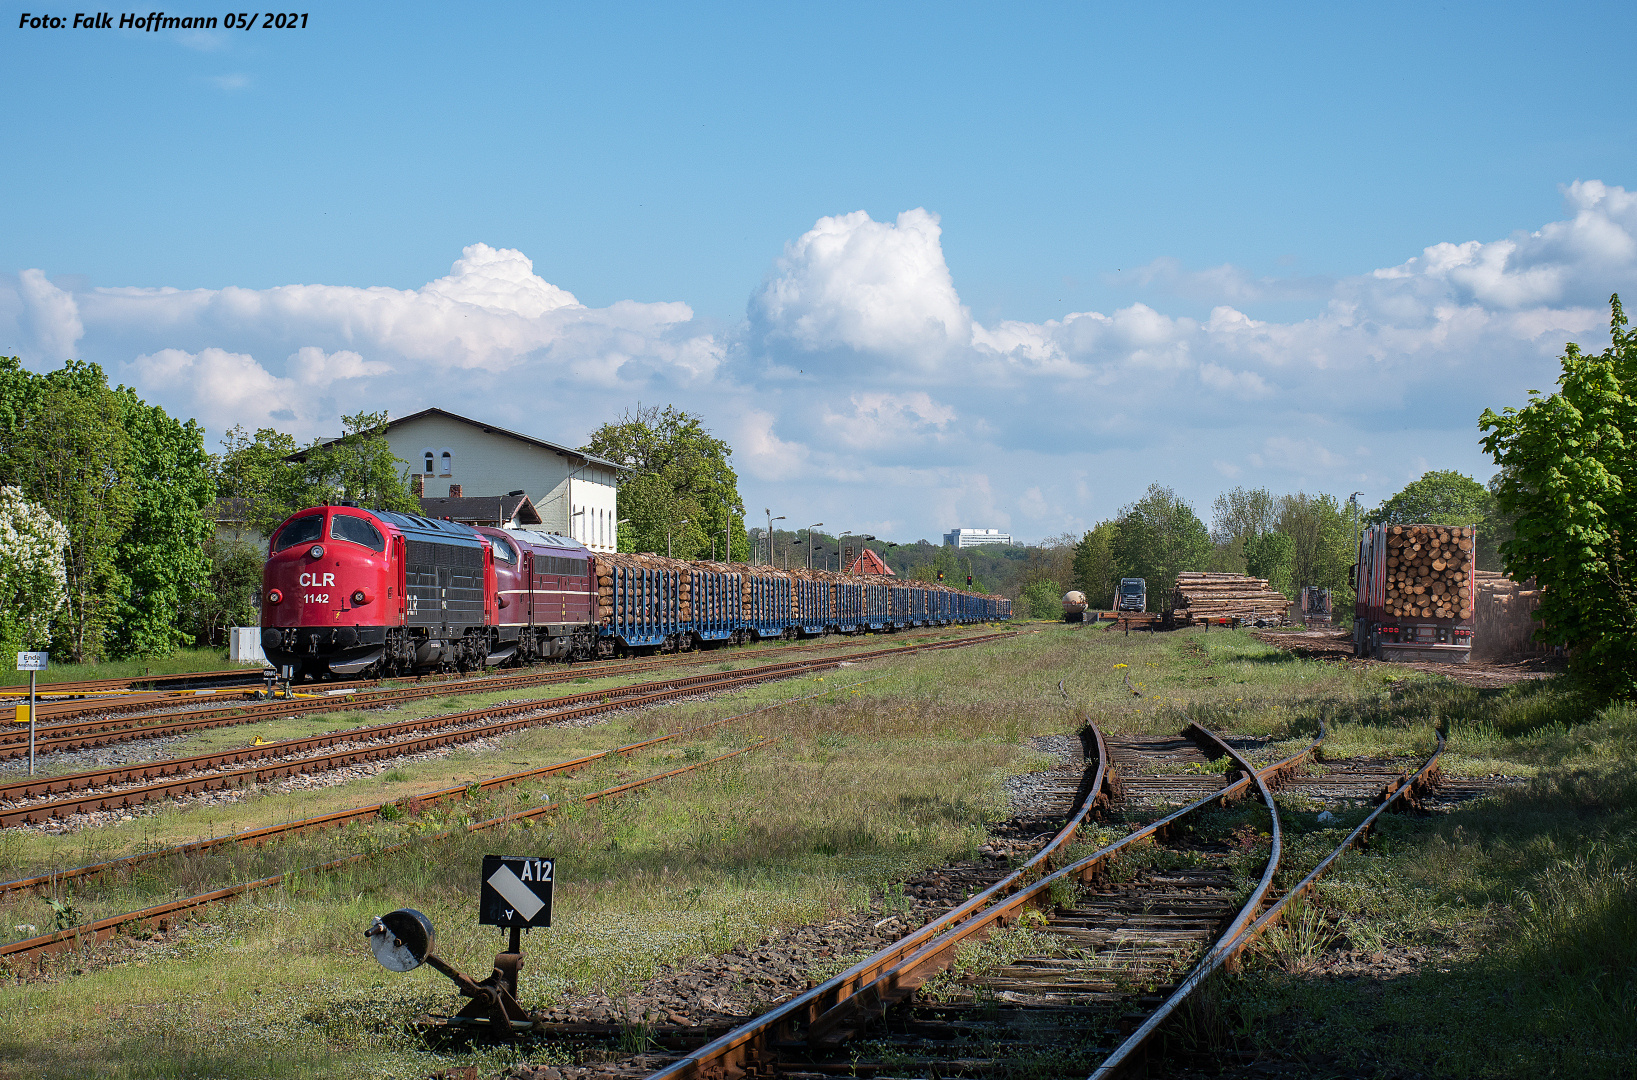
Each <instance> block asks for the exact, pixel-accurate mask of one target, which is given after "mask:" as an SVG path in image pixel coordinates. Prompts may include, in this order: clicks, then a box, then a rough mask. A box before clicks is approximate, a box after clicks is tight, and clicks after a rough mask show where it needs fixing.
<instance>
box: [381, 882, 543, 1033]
mask: <svg viewBox="0 0 1637 1080" xmlns="http://www.w3.org/2000/svg"><path fill="white" fill-rule="evenodd" d="M553 870H554V864H553V861H552V860H551V859H537V858H534V857H532V856H519V855H485V856H484V857H483V878H482V883H481V895H480V900H479V913H478V922H479V923H480V924H482V925H485V926H501V927H505V928H507V929H508V930H509V931H510V935H511V940H510V943H509V948H507V949H506V951H504V952H501V953H499V954H497V955H496V956H495V962H494V970H493V971H492V972H490V974H489V976H488V978H486V979H483V980H481V981H479V980H477V979H473V978H472V977H471V976H469V975H467V974H465V973H464V972H462V971H460V970H459V969H458V968H456V967H455V966H454V965H452V964H450V963H448V962H447V961H445V960H444V959H443V958H442V957H440V956H438V954H437V953H436V952H435V951H433V950H434V948H435V946H436V944H437V932H436V931H435V930H434V929H433V927H432V920H431V919H429V918H427V917H426V916H425V915H423V914H422V913H421V912H419V911H416V910H415V909H413V908H399V909H398V910H397V911H391V912H388V913H387V914H385V915H381V916H378V917H377V918H376V919H375V921H374V922H373V923H371V924H370V927H369V929H367V930H365V931H364V937H365V938H366V939H367V940H368V941H369V947H370V951H371V952H372V953H374V954H375V959H376V960H377V961H378V962H379V963H380V965H381V966H382V967H384V968H386V969H387V970H388V971H414V970H415V969H416V968H418V967H420V966H421V965H422V964H425V965H427V966H428V967H431V968H435V969H436V970H438V971H440V972H442V973H443V974H444V975H445V976H447V977H448V978H449V980H450V981H451V982H453V983H454V984H455V986H456V987H457V988H458V989H459V990H460V992H461V994H462V996H464V997H469V998H471V999H472V1000H471V1001H470V1002H468V1003H467V1004H466V1006H465V1007H464V1008H462V1009H461V1010H460V1011H459V1012H458V1013H456V1014H455V1015H454V1016H451V1017H448V1018H447V1019H446V1020H444V1021H443V1022H442V1023H441V1024H428V1025H425V1027H426V1028H429V1029H442V1030H444V1031H449V1030H459V1031H462V1032H463V1033H466V1034H474V1035H475V1034H483V1035H486V1036H488V1037H489V1038H503V1039H509V1038H512V1037H513V1036H515V1035H521V1034H524V1033H526V1032H529V1031H531V1030H536V1029H538V1027H539V1022H540V1018H539V1016H538V1015H536V1014H531V1013H529V1012H527V1011H526V1010H525V1009H524V1008H523V1006H522V1005H520V1004H519V1003H518V1000H517V992H518V972H519V971H520V970H521V969H522V967H523V953H522V937H521V935H522V931H523V930H525V929H531V928H533V927H536V926H550V925H551V893H552V879H553ZM428 1033H429V1034H430V1033H431V1032H430V1031H429V1032H428Z"/></svg>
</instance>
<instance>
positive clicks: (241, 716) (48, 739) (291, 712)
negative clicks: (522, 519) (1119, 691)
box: [0, 634, 959, 761]
mask: <svg viewBox="0 0 1637 1080" xmlns="http://www.w3.org/2000/svg"><path fill="white" fill-rule="evenodd" d="M929 636H934V635H928V634H917V635H915V636H913V637H909V638H907V639H905V644H904V645H900V646H897V647H898V648H900V649H902V648H906V647H908V646H909V645H911V644H913V643H915V642H918V641H920V640H922V639H924V638H926V637H929ZM937 636H943V635H937ZM955 640H959V639H955ZM860 644H861V642H857V641H851V640H849V641H845V642H823V643H818V644H812V645H785V646H780V647H779V648H778V649H776V650H773V651H771V652H767V653H753V654H750V655H746V656H740V657H738V658H737V659H739V660H741V661H752V662H754V661H758V660H761V659H763V658H766V659H768V660H769V661H770V662H777V658H778V657H779V656H785V655H788V654H789V653H792V652H802V653H806V652H824V651H831V650H837V649H846V648H858V647H859V646H860ZM725 659H726V657H725V656H724V655H723V654H721V653H716V652H714V651H713V653H712V654H706V655H689V656H686V657H667V658H664V659H650V660H640V661H590V662H587V664H585V665H582V664H575V665H574V666H573V667H571V668H563V667H562V666H561V665H552V667H553V668H554V669H555V670H549V671H538V670H535V671H511V672H505V673H501V674H494V675H484V676H477V677H473V676H424V677H422V678H420V679H418V680H416V681H415V685H412V686H400V687H390V688H384V689H370V688H374V687H379V685H380V684H379V683H378V682H357V683H328V684H325V686H326V689H325V690H323V691H320V692H318V693H317V694H314V695H312V696H305V697H300V698H292V699H287V700H278V701H263V702H255V703H242V704H236V705H232V706H227V707H223V708H217V709H210V708H205V709H199V708H196V707H190V706H189V702H190V699H189V698H187V697H185V696H184V697H178V696H176V695H174V694H159V693H156V694H153V695H139V698H140V700H135V701H133V700H129V699H126V698H121V699H120V700H118V701H114V702H103V703H90V704H86V703H84V702H81V701H74V702H66V703H60V704H59V705H58V706H55V707H48V708H41V709H40V710H39V711H38V715H39V716H40V717H41V718H43V719H47V720H56V721H58V722H56V723H52V724H49V725H46V726H44V727H39V728H37V731H36V736H37V740H38V743H37V753H41V754H44V753H50V752H54V751H63V750H91V749H100V748H102V747H105V746H111V745H114V744H117V743H122V742H130V741H133V740H139V739H154V738H164V737H167V736H170V735H175V734H181V733H185V732H190V731H203V730H207V729H209V728H213V727H232V726H236V725H239V724H253V723H260V722H261V721H263V720H268V719H277V718H281V717H287V716H300V715H303V714H306V713H313V712H333V711H335V710H336V709H338V708H346V709H359V708H371V707H376V706H379V705H381V704H383V703H386V702H393V701H413V700H418V699H423V698H428V697H441V696H445V695H450V694H476V693H488V692H490V691H493V690H506V689H512V688H516V687H525V686H549V685H552V684H555V683H564V682H573V681H576V680H580V679H592V678H597V679H601V678H618V677H620V676H624V675H630V674H636V673H640V672H644V671H659V670H666V669H669V668H675V667H696V666H699V665H703V664H716V663H722V662H724V660H725ZM592 664H594V665H596V666H595V667H592V666H589V665H592ZM349 688H364V689H355V690H354V692H352V693H348V694H345V695H342V694H339V693H337V691H341V690H347V689H349ZM191 700H192V701H193V702H197V701H198V699H197V698H194V699H191ZM167 705H169V706H176V707H179V708H173V709H171V710H169V711H167V712H155V711H154V710H155V707H156V706H160V707H162V706H167ZM53 708H55V710H56V711H53ZM178 712H180V715H181V716H182V717H185V719H175V720H172V721H170V722H169V723H166V722H165V720H164V719H163V718H165V717H175V716H177V715H178ZM126 713H144V714H146V715H141V716H126V715H124V714H126ZM115 716H118V717H120V718H119V719H114V718H113V717H115ZM76 718H78V719H76ZM156 718H157V719H156ZM27 756H28V733H27V731H26V730H21V731H3V732H0V761H3V760H8V759H16V758H23V757H27Z"/></svg>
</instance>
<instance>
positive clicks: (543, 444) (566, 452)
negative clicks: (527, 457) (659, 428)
mask: <svg viewBox="0 0 1637 1080" xmlns="http://www.w3.org/2000/svg"><path fill="white" fill-rule="evenodd" d="M426 416H441V417H443V418H444V419H445V420H459V421H460V422H461V423H463V424H470V425H471V426H472V427H475V428H477V429H478V430H479V431H483V432H486V433H488V434H491V435H504V436H506V437H507V438H508V439H516V440H517V441H518V442H525V443H528V444H529V445H530V446H538V447H540V448H541V449H542V450H550V451H552V452H553V453H555V454H561V455H562V456H563V457H566V458H578V459H579V460H581V461H584V462H586V463H588V464H591V465H607V466H608V467H609V468H611V469H624V470H625V471H626V472H630V471H631V467H630V466H629V465H621V464H620V463H619V462H617V461H609V460H608V459H607V458H601V457H598V456H597V455H595V454H588V453H586V452H585V451H584V450H576V449H574V448H573V447H571V446H559V445H558V444H557V443H554V442H547V441H546V440H545V439H536V438H535V437H534V436H533V435H524V434H523V433H522V432H518V431H512V430H510V429H508V428H503V427H500V426H499V425H497V424H485V423H484V422H483V421H481V420H473V419H472V418H471V417H469V416H461V415H460V414H459V413H452V412H450V411H449V410H447V409H438V408H432V409H422V410H421V411H420V412H418V413H410V414H409V415H408V416H401V417H399V418H398V419H396V420H388V421H387V425H386V426H387V429H388V430H391V429H392V428H395V427H398V426H400V425H402V424H407V423H409V422H410V421H411V420H419V419H421V418H422V417H426ZM325 441H327V442H328V441H332V440H325Z"/></svg>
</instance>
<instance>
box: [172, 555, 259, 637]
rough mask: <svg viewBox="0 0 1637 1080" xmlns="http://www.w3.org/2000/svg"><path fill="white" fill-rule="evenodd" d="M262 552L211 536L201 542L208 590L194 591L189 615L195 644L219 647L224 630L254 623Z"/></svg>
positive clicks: (256, 615) (256, 619)
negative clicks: (207, 574) (205, 561)
mask: <svg viewBox="0 0 1637 1080" xmlns="http://www.w3.org/2000/svg"><path fill="white" fill-rule="evenodd" d="M264 550H265V549H264V548H262V546H261V545H258V544H251V543H248V542H247V541H244V540H228V539H220V538H217V537H215V536H212V537H211V538H210V539H208V540H206V541H205V545H204V553H205V557H206V558H208V559H209V560H210V568H209V577H208V588H205V589H202V590H200V591H199V592H198V594H197V595H196V596H195V598H194V604H193V607H192V609H191V611H190V613H189V614H190V623H191V626H192V630H193V633H194V635H195V636H196V637H197V639H198V640H199V641H201V642H204V643H206V644H210V645H221V644H224V643H225V640H226V633H227V628H228V627H230V626H255V625H256V624H257V622H258V621H259V618H258V613H257V611H256V607H255V603H254V599H255V596H256V593H257V592H259V591H260V589H261V571H262V563H263V562H264V561H265V558H266V556H265V554H264Z"/></svg>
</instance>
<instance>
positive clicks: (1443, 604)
mask: <svg viewBox="0 0 1637 1080" xmlns="http://www.w3.org/2000/svg"><path fill="white" fill-rule="evenodd" d="M1477 539H1478V529H1477V527H1476V526H1474V525H1405V524H1383V525H1371V526H1370V527H1369V528H1367V529H1365V530H1364V531H1363V533H1361V534H1360V535H1359V544H1358V562H1357V563H1355V564H1354V565H1353V594H1354V601H1353V655H1354V656H1360V657H1369V658H1373V659H1376V660H1400V661H1406V660H1420V661H1428V660H1430V661H1433V662H1435V663H1445V664H1464V663H1466V662H1467V660H1468V659H1469V658H1470V657H1471V655H1472V605H1473V597H1474V596H1475V595H1476V592H1477V582H1476V575H1475V573H1474V564H1475V560H1474V558H1473V552H1474V549H1475V548H1476V546H1477Z"/></svg>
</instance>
